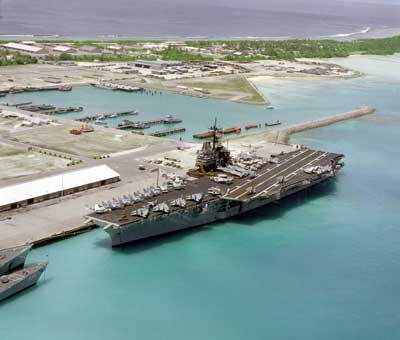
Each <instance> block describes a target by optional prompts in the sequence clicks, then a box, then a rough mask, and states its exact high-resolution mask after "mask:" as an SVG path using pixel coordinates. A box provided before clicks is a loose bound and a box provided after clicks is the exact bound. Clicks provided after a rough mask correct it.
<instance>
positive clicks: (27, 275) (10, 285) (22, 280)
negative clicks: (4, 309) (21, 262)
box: [0, 262, 48, 301]
mask: <svg viewBox="0 0 400 340" xmlns="http://www.w3.org/2000/svg"><path fill="white" fill-rule="evenodd" d="M47 264H48V263H47V262H43V263H39V264H37V265H36V266H32V267H28V268H23V269H19V270H17V271H14V272H12V273H11V274H8V275H3V276H0V301H3V300H5V299H7V298H9V297H10V296H12V295H14V294H17V293H19V292H21V291H23V290H24V289H26V288H29V287H31V286H33V285H34V284H36V283H37V282H38V280H39V279H40V276H41V275H42V274H43V272H44V271H45V270H46V267H47Z"/></svg>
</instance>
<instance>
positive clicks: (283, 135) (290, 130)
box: [276, 106, 376, 144]
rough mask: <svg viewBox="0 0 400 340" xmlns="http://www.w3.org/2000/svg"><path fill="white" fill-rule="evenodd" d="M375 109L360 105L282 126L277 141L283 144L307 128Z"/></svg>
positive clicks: (338, 120)
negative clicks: (334, 113)
mask: <svg viewBox="0 0 400 340" xmlns="http://www.w3.org/2000/svg"><path fill="white" fill-rule="evenodd" d="M375 111H376V110H375V109H374V108H373V107H370V106H362V107H360V108H358V109H356V110H353V111H350V112H345V113H341V114H337V115H335V116H331V117H327V118H322V119H317V120H313V121H310V122H306V123H301V124H296V125H291V126H288V127H285V128H282V129H280V130H279V131H278V133H277V137H276V142H277V143H282V144H288V143H289V139H290V136H291V135H293V134H295V133H299V132H303V131H307V130H311V129H316V128H320V127H323V126H328V125H331V124H335V123H338V122H341V121H344V120H349V119H355V118H359V117H362V116H366V115H369V114H373V113H375Z"/></svg>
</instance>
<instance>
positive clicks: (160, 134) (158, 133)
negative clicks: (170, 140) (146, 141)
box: [150, 128, 186, 137]
mask: <svg viewBox="0 0 400 340" xmlns="http://www.w3.org/2000/svg"><path fill="white" fill-rule="evenodd" d="M185 131H186V129H185V128H176V129H171V130H164V131H156V132H153V133H151V134H150V136H153V137H164V136H169V135H173V134H175V133H180V132H185Z"/></svg>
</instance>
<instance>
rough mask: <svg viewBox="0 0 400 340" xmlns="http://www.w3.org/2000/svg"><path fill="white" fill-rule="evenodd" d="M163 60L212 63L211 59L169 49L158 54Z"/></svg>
mask: <svg viewBox="0 0 400 340" xmlns="http://www.w3.org/2000/svg"><path fill="white" fill-rule="evenodd" d="M157 54H158V55H159V56H160V57H161V59H162V60H178V61H187V62H188V61H212V60H213V58H211V57H203V56H202V55H201V54H193V53H187V52H183V51H182V50H178V49H176V48H168V49H166V50H164V51H161V52H157Z"/></svg>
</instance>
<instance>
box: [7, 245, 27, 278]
mask: <svg viewBox="0 0 400 340" xmlns="http://www.w3.org/2000/svg"><path fill="white" fill-rule="evenodd" d="M30 250H31V247H30V246H28V247H26V248H25V249H23V250H22V251H21V252H20V253H19V254H18V255H17V256H15V257H14V258H12V259H10V260H9V261H8V262H6V263H3V264H2V265H1V266H0V275H4V274H7V273H9V272H11V271H13V270H15V269H18V268H21V267H23V266H24V264H25V260H26V257H27V256H28V253H29V251H30Z"/></svg>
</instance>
